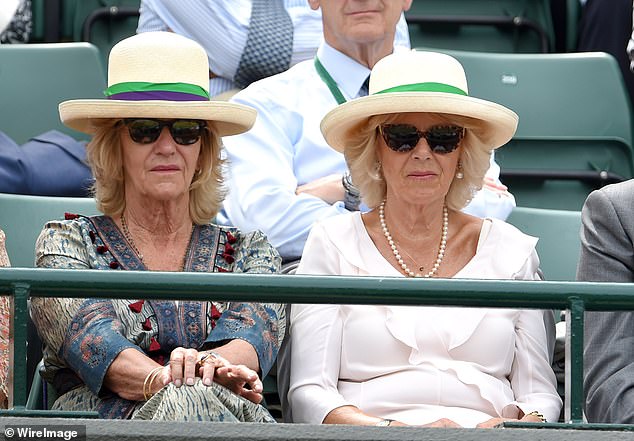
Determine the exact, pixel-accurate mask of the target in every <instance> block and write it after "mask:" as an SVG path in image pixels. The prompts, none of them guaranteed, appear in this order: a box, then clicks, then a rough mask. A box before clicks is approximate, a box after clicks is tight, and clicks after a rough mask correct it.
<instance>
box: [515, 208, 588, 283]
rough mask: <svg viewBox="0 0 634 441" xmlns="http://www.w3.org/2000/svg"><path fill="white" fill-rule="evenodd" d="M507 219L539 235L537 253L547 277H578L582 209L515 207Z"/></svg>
mask: <svg viewBox="0 0 634 441" xmlns="http://www.w3.org/2000/svg"><path fill="white" fill-rule="evenodd" d="M507 222H509V223H510V224H512V225H515V226H516V227H517V228H519V229H520V230H521V231H522V232H524V233H526V234H529V235H531V236H534V237H537V238H539V242H537V254H539V260H540V263H541V264H540V267H541V270H542V272H543V273H544V277H545V279H546V280H557V281H570V282H572V281H575V280H576V273H577V261H578V259H579V252H580V250H581V240H580V238H579V231H580V230H581V212H580V211H566V210H548V209H542V208H530V207H516V208H515V209H514V210H513V211H512V212H511V214H510V216H509V217H508V219H507Z"/></svg>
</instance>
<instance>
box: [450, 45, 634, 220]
mask: <svg viewBox="0 0 634 441" xmlns="http://www.w3.org/2000/svg"><path fill="white" fill-rule="evenodd" d="M445 52H448V53H450V54H451V55H453V56H455V57H456V58H457V59H458V60H459V61H460V62H461V63H462V65H463V66H464V68H465V71H466V73H467V78H468V81H469V95H471V96H474V97H478V98H484V99H488V100H491V101H494V102H497V103H500V104H503V105H505V106H507V107H509V108H510V109H512V110H514V111H515V112H516V113H517V114H518V115H519V126H518V129H517V132H516V134H515V136H514V137H513V139H512V140H511V142H509V143H508V144H507V145H506V146H504V147H503V148H501V149H499V150H497V151H496V153H495V157H496V160H497V162H498V163H499V164H500V167H501V169H502V181H503V182H504V183H505V184H506V185H507V186H508V187H509V189H510V191H511V192H512V193H513V194H514V195H515V198H516V200H517V204H518V205H519V206H525V207H526V206H532V207H541V208H553V209H563V210H581V207H582V206H583V202H584V201H585V198H586V197H587V195H588V194H589V193H590V192H591V191H592V190H594V189H595V188H598V187H600V186H602V185H604V184H607V183H611V182H618V181H620V180H623V179H629V178H631V177H633V176H634V154H633V151H632V144H633V142H632V117H631V108H630V102H629V100H628V95H627V92H626V89H625V86H624V84H623V79H622V77H621V73H620V70H619V67H618V65H617V62H616V60H615V59H614V57H612V56H611V55H609V54H606V53H603V52H591V53H574V54H494V53H484V52H464V51H445Z"/></svg>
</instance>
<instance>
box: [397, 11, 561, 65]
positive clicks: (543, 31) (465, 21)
mask: <svg viewBox="0 0 634 441" xmlns="http://www.w3.org/2000/svg"><path fill="white" fill-rule="evenodd" d="M405 19H406V20H407V22H408V25H409V32H410V39H411V42H412V47H429V48H439V49H453V50H470V51H486V52H531V53H532V52H549V51H552V49H553V48H554V39H555V31H554V26H553V23H552V16H551V11H550V1H549V0H480V1H473V0H414V1H413V2H412V7H411V8H410V10H409V11H407V12H406V14H405Z"/></svg>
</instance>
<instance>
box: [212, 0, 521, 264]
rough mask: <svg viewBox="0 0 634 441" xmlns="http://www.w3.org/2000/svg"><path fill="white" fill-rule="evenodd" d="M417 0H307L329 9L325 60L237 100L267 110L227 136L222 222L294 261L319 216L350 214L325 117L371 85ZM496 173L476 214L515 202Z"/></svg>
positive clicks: (342, 168)
mask: <svg viewBox="0 0 634 441" xmlns="http://www.w3.org/2000/svg"><path fill="white" fill-rule="evenodd" d="M411 1H412V0H377V1H372V2H369V1H361V0H348V1H340V0H321V1H320V0H308V3H309V4H310V6H311V8H313V9H314V10H318V9H321V13H322V19H323V33H324V39H325V41H324V42H323V43H322V44H321V46H320V47H319V49H318V51H317V58H316V59H318V60H319V63H318V64H316V63H315V60H308V61H304V62H302V63H299V64H297V65H295V66H293V67H291V68H290V69H289V70H288V71H286V72H284V73H281V74H278V75H274V76H272V77H269V78H265V79H263V80H260V81H257V82H255V83H252V84H251V85H250V86H249V87H247V88H246V89H244V90H242V91H241V92H239V93H238V94H236V95H235V96H234V97H233V98H232V101H235V102H237V103H242V104H246V105H248V106H251V107H254V108H255V109H257V111H258V118H257V120H256V123H255V125H254V127H253V128H252V129H251V130H250V131H249V132H247V133H244V134H241V135H238V136H232V137H227V138H224V143H225V147H226V151H227V159H228V164H227V170H228V172H227V173H228V175H227V187H228V189H229V194H228V196H227V199H226V200H225V203H224V211H223V212H222V213H220V214H219V216H218V220H219V222H221V223H227V224H232V225H235V226H238V227H239V228H241V229H243V230H245V231H251V230H256V229H258V230H262V231H263V232H264V233H265V234H266V235H267V237H268V239H269V241H270V242H271V243H272V244H273V246H275V247H276V248H277V249H278V251H279V252H280V254H281V255H282V258H283V259H284V260H285V261H291V260H294V259H297V258H299V257H300V256H301V254H302V250H303V247H304V243H305V241H306V238H307V236H308V232H309V230H310V228H311V226H312V224H313V222H314V221H315V220H318V219H322V218H326V217H329V216H334V215H336V214H339V213H344V212H346V208H345V206H344V202H343V200H344V197H345V191H344V187H343V184H342V175H343V174H344V173H345V172H346V170H347V168H346V164H345V161H344V158H343V155H342V154H340V153H338V152H335V151H334V150H333V149H331V148H330V147H329V146H328V145H327V144H326V141H325V140H324V138H323V136H322V134H321V131H320V129H319V124H320V122H321V119H322V118H323V116H324V115H325V114H326V113H327V112H328V111H330V110H331V109H332V108H334V107H335V106H336V105H337V103H338V102H342V100H350V99H354V98H356V97H358V96H360V95H362V94H363V93H364V92H363V90H362V89H363V85H364V82H365V81H366V79H367V77H368V75H369V74H370V69H371V68H372V66H374V64H375V63H376V62H377V61H378V60H380V59H381V58H383V57H384V56H386V55H388V54H390V53H392V51H393V50H394V48H395V47H396V46H395V45H394V37H395V32H396V27H397V23H398V21H399V18H400V17H401V16H402V13H403V11H406V10H408V9H409V7H410V5H411ZM397 50H398V48H397ZM403 50H404V49H403ZM317 65H319V66H321V68H319V69H318V68H317V67H316V66H317ZM324 71H325V72H326V73H324ZM320 72H321V74H320ZM365 93H367V92H365ZM490 173H491V179H490V183H491V185H488V186H486V187H485V189H484V190H483V191H481V192H479V193H478V195H477V196H476V198H475V200H474V203H475V204H476V206H478V207H479V208H480V210H479V211H480V212H478V213H476V214H478V215H483V216H494V217H500V218H503V219H504V218H506V216H507V215H508V214H509V213H510V211H511V210H512V208H513V206H514V205H515V200H514V199H513V197H512V195H510V194H509V193H508V192H506V190H505V187H503V186H501V184H499V181H498V180H497V178H498V176H499V168H498V167H497V165H495V164H494V167H492V168H491V170H490ZM498 187H499V188H498Z"/></svg>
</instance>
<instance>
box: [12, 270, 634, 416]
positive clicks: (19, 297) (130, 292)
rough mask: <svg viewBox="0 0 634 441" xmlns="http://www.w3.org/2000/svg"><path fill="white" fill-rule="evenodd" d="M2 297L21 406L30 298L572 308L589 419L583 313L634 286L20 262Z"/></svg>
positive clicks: (632, 293)
mask: <svg viewBox="0 0 634 441" xmlns="http://www.w3.org/2000/svg"><path fill="white" fill-rule="evenodd" d="M0 295H11V296H12V297H13V303H14V314H13V330H14V345H15V357H14V360H13V373H14V378H13V408H12V409H13V410H15V411H19V410H23V409H24V406H25V404H26V401H27V394H28V391H27V384H28V383H27V378H26V356H25V354H26V344H27V316H28V310H27V300H28V298H29V297H30V296H37V297H101V298H118V299H141V298H144V299H158V300H168V299H180V300H198V301H208V300H209V299H214V300H218V301H232V300H233V301H236V300H237V301H260V302H278V303H332V304H340V303H345V304H367V305H381V304H383V305H385V304H390V305H438V306H468V307H486V308H496V307H499V308H533V309H559V310H566V311H567V312H568V318H567V320H566V323H567V326H568V332H567V341H566V351H567V353H566V357H567V363H566V403H565V406H566V407H565V420H566V422H568V423H582V422H583V398H584V396H583V326H584V312H585V311H590V310H591V311H603V310H606V311H607V310H610V311H617V310H634V285H631V284H617V283H583V282H541V281H514V280H466V279H429V280H415V279H405V278H380V277H343V276H328V277H326V276H300V275H294V276H288V275H268V274H267V275H265V274H221V273H214V274H208V273H168V272H145V271H141V272H136V271H93V270H81V271H80V270H50V269H21V268H1V269H0Z"/></svg>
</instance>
